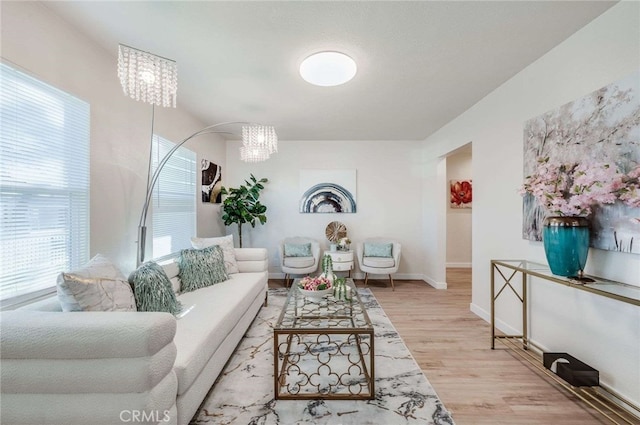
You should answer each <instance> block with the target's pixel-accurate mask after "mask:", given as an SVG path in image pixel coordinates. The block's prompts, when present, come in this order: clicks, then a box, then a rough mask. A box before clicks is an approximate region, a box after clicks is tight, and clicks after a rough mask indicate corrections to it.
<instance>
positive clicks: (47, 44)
mask: <svg viewBox="0 0 640 425" xmlns="http://www.w3.org/2000/svg"><path fill="white" fill-rule="evenodd" d="M121 41H122V42H123V43H125V44H126V42H127V40H121ZM139 47H140V48H144V46H139ZM117 49H118V46H117V45H116V46H113V49H112V50H110V51H106V50H104V49H102V48H101V47H100V46H99V45H97V44H96V43H94V42H93V41H92V40H90V39H88V38H87V37H85V36H84V35H82V34H81V33H79V32H77V31H76V30H75V29H74V28H72V27H70V26H69V25H68V24H67V23H66V22H64V21H63V20H61V19H60V18H59V17H58V16H57V15H55V14H53V13H52V12H51V11H50V10H49V9H48V8H47V7H46V6H44V5H43V4H42V3H39V2H38V3H36V2H2V60H3V61H5V62H6V63H8V64H9V65H12V66H14V67H17V68H18V69H21V70H22V71H26V72H27V73H29V74H31V75H33V76H35V77H37V78H39V79H41V80H43V81H45V82H46V83H48V84H51V85H53V86H55V87H57V88H59V89H61V90H64V91H66V92H68V93H70V94H72V95H74V96H76V97H78V98H80V99H83V100H85V101H86V102H88V103H89V104H90V105H91V164H90V165H91V230H90V235H91V245H90V255H92V256H93V255H95V254H97V253H102V254H104V255H106V256H108V257H110V258H111V259H112V260H113V261H115V262H116V263H117V264H118V265H119V266H120V267H121V269H122V270H123V271H124V272H125V273H126V272H129V271H130V270H132V269H133V268H134V267H135V256H136V255H135V252H136V243H135V242H136V240H137V226H138V220H139V216H140V212H141V209H142V204H143V201H144V199H143V198H144V191H145V185H146V172H147V163H148V156H149V146H150V132H151V106H150V105H149V104H143V103H141V102H136V101H135V100H132V99H130V98H128V97H126V96H125V95H124V94H123V93H122V89H121V87H120V83H119V81H118V78H117V74H116V67H117ZM179 66H180V64H178V67H179ZM155 123H156V133H157V134H160V135H161V136H163V137H166V138H168V139H169V140H173V141H176V142H177V141H180V140H182V139H184V138H186V137H187V136H188V135H189V134H191V133H193V132H195V131H196V130H199V129H200V128H202V127H204V124H203V123H201V122H199V121H197V120H195V119H193V118H192V116H191V115H190V114H189V113H188V112H187V111H185V110H184V108H182V107H180V91H179V89H178V108H177V109H165V108H156V120H155ZM186 146H187V147H189V148H190V149H192V150H194V151H196V152H197V153H198V155H197V156H198V164H199V163H200V159H201V158H202V157H203V156H204V157H205V158H207V159H210V160H213V161H214V162H216V163H218V164H221V165H223V167H224V166H225V163H224V161H225V156H226V148H225V144H224V142H223V141H222V140H219V139H218V138H217V137H216V136H215V135H214V136H203V137H201V138H198V139H194V140H193V141H192V142H189V143H188V144H187V145H186ZM224 171H225V168H223V172H224ZM223 176H224V175H223ZM198 182H199V180H198ZM197 190H198V193H197V194H196V193H194V196H198V199H200V198H199V192H200V186H199V185H198V187H197ZM218 211H219V206H216V205H212V204H202V203H201V202H199V201H198V233H199V235H200V236H213V235H220V234H222V233H223V231H224V229H223V227H222V226H221V225H220V224H219V220H216V217H218V213H217V212H218ZM147 224H148V225H150V224H151V217H149V219H148V223H147ZM150 231H151V230H149V232H150ZM147 246H151V244H150V243H148V244H147Z"/></svg>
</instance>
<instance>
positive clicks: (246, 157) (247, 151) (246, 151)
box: [240, 145, 271, 162]
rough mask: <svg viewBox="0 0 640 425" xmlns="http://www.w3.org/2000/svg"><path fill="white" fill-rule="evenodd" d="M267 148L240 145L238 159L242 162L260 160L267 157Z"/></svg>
mask: <svg viewBox="0 0 640 425" xmlns="http://www.w3.org/2000/svg"><path fill="white" fill-rule="evenodd" d="M269 156H271V154H269V150H267V149H266V148H260V147H249V146H244V145H243V146H241V147H240V159H241V160H243V161H244V162H262V161H266V160H267V159H269Z"/></svg>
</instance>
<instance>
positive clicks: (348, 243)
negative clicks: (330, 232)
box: [338, 236, 351, 251]
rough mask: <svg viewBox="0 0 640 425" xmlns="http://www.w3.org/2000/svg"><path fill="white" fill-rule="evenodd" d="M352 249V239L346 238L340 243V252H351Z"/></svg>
mask: <svg viewBox="0 0 640 425" xmlns="http://www.w3.org/2000/svg"><path fill="white" fill-rule="evenodd" d="M350 248H351V239H349V238H347V237H346V236H345V237H344V238H341V239H340V240H339V241H338V251H349V249H350Z"/></svg>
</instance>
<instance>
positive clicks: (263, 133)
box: [240, 124, 278, 162]
mask: <svg viewBox="0 0 640 425" xmlns="http://www.w3.org/2000/svg"><path fill="white" fill-rule="evenodd" d="M274 152H278V136H277V134H276V130H275V128H273V127H272V126H269V125H260V124H251V125H245V126H243V127H242V146H241V147H240V159H241V160H243V161H245V162H261V161H266V160H267V159H269V157H270V156H271V154H272V153H274Z"/></svg>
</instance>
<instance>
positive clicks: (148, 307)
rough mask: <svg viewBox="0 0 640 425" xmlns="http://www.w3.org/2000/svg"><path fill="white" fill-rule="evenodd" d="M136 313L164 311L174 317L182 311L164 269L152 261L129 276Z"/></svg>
mask: <svg viewBox="0 0 640 425" xmlns="http://www.w3.org/2000/svg"><path fill="white" fill-rule="evenodd" d="M129 283H131V286H132V287H133V292H134V294H135V298H136V306H137V307H138V311H164V312H167V313H171V314H173V315H176V314H178V313H180V311H181V310H182V305H181V304H180V301H178V300H177V299H176V294H175V292H173V288H172V287H171V282H170V281H169V278H168V277H167V275H166V273H165V272H164V269H163V268H162V267H160V266H159V265H158V264H156V263H154V262H153V261H149V262H147V263H144V264H142V265H141V266H140V267H138V268H137V269H136V270H134V271H133V272H131V274H130V275H129Z"/></svg>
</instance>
